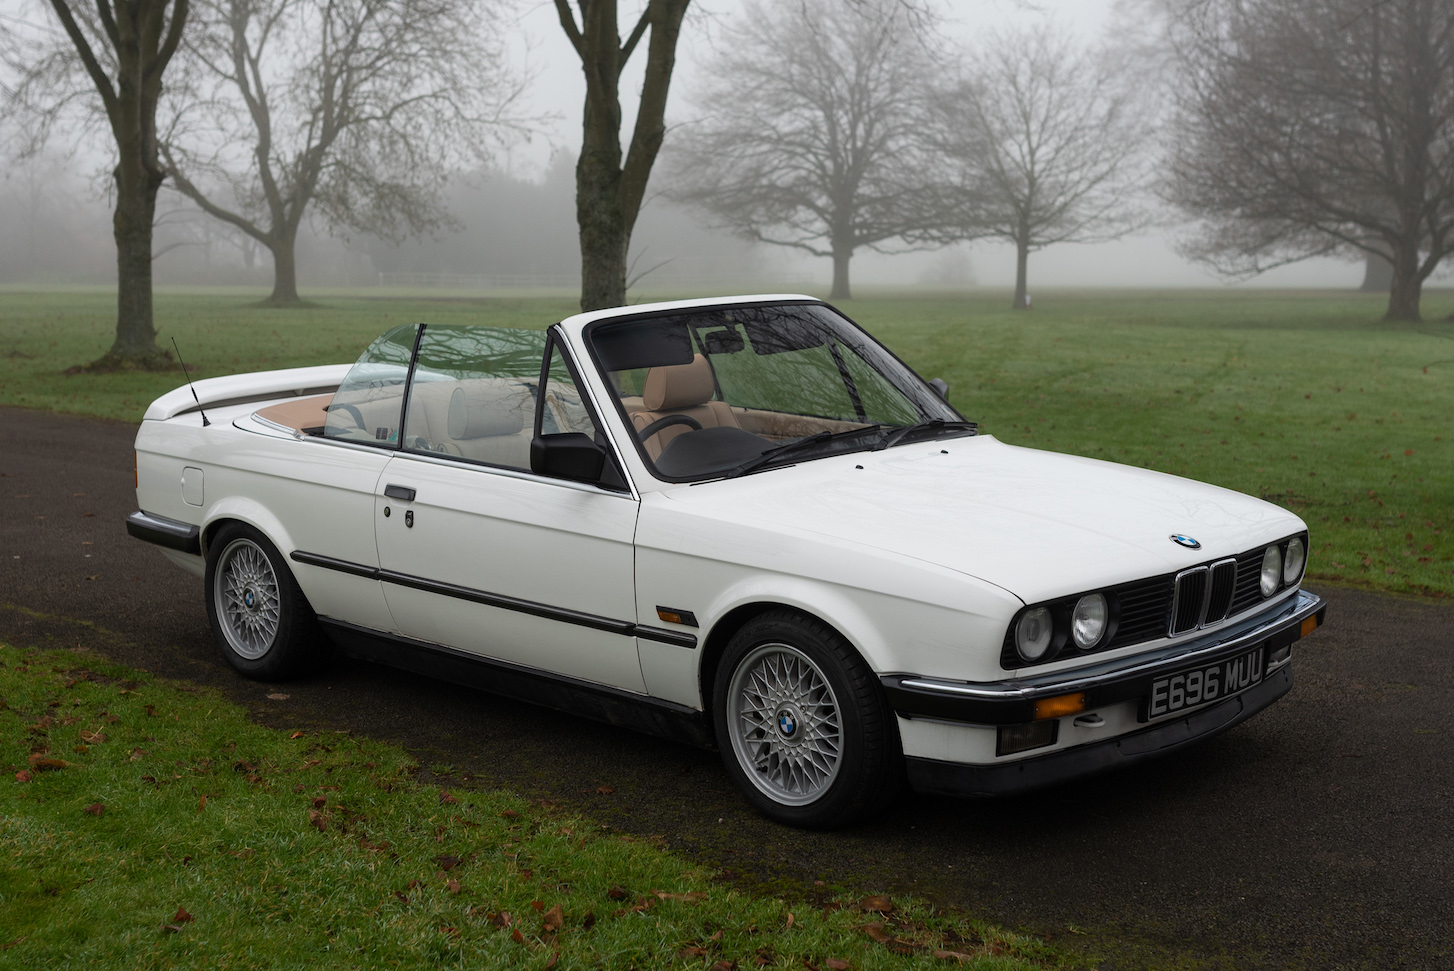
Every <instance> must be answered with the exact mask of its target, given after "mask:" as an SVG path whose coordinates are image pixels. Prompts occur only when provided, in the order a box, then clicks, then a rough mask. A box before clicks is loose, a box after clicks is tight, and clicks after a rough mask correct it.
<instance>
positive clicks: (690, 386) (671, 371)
mask: <svg viewBox="0 0 1454 971" xmlns="http://www.w3.org/2000/svg"><path fill="white" fill-rule="evenodd" d="M712 391H713V385H712V367H711V365H709V364H708V363H707V359H706V358H705V357H703V356H702V355H700V354H697V355H695V356H694V357H693V358H692V363H690V364H670V365H667V366H665V367H654V368H652V369H651V370H650V371H647V372H646V387H645V388H643V389H642V392H641V403H642V404H643V405H645V406H646V408H647V410H648V411H674V410H676V409H678V408H694V407H696V406H697V405H704V404H706V403H707V402H709V401H711V400H712Z"/></svg>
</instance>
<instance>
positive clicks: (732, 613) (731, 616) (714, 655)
mask: <svg viewBox="0 0 1454 971" xmlns="http://www.w3.org/2000/svg"><path fill="white" fill-rule="evenodd" d="M775 610H786V611H791V612H792V613H795V614H798V615H800V616H803V617H806V618H809V619H810V620H816V621H818V622H819V623H821V624H824V625H826V626H827V627H829V628H830V629H832V630H833V632H834V633H836V634H837V635H838V636H839V637H841V638H843V640H844V642H845V643H846V644H847V645H848V646H849V647H850V648H852V649H853V650H854V652H855V653H857V654H858V656H859V657H860V658H861V659H862V660H863V662H864V663H865V664H867V665H868V666H869V668H870V669H875V666H874V663H873V660H872V659H871V658H870V656H869V655H868V653H867V652H865V651H864V649H863V646H862V644H861V643H860V641H859V639H858V638H856V637H855V636H853V634H852V633H851V632H850V631H848V630H845V629H844V624H843V623H841V622H840V621H839V620H837V619H835V618H834V617H833V616H832V614H831V612H829V611H825V610H823V609H821V608H819V607H814V606H809V605H806V604H803V603H797V602H793V601H791V600H788V599H769V598H764V599H757V600H749V601H746V602H743V603H739V604H737V605H735V606H733V607H732V608H731V609H729V610H727V611H726V612H725V613H723V614H722V615H721V616H720V617H719V618H717V620H716V621H715V622H714V623H713V624H712V626H711V628H710V629H709V630H708V632H707V636H706V637H705V638H704V639H703V642H702V649H701V650H702V656H701V662H700V664H699V665H698V668H697V677H698V683H697V690H698V692H699V693H700V696H701V699H702V712H703V714H704V715H705V716H706V717H707V718H708V719H709V721H710V719H712V718H713V716H714V712H713V700H712V693H713V692H712V689H713V686H714V685H715V683H716V678H717V673H718V667H719V666H720V663H721V660H722V655H723V654H724V653H725V652H726V650H727V645H728V644H729V643H730V642H731V640H732V638H733V637H734V636H735V635H736V634H737V632H738V631H740V630H741V629H742V628H743V627H745V626H746V625H747V624H748V623H750V622H751V621H752V620H753V619H755V618H757V617H760V616H762V615H763V614H767V613H772V612H773V611H775Z"/></svg>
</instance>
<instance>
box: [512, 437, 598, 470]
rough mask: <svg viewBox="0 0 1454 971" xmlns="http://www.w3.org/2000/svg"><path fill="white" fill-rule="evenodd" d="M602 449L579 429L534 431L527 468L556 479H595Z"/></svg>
mask: <svg viewBox="0 0 1454 971" xmlns="http://www.w3.org/2000/svg"><path fill="white" fill-rule="evenodd" d="M605 464H606V450H605V449H603V448H602V447H601V446H599V445H597V444H596V443H595V442H594V441H592V440H591V437H590V436H589V435H582V434H581V433H580V432H564V433H562V434H558V435H537V436H536V437H535V438H533V439H531V440H530V471H532V472H534V473H536V474H537V475H549V476H554V477H555V478H557V479H575V480H576V481H578V482H599V481H600V480H601V470H602V468H604V467H605Z"/></svg>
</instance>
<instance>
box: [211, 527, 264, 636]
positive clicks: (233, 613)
mask: <svg viewBox="0 0 1454 971" xmlns="http://www.w3.org/2000/svg"><path fill="white" fill-rule="evenodd" d="M214 583H215V591H214V594H213V595H214V596H215V597H216V599H217V605H218V614H219V616H218V620H219V621H221V623H220V625H219V626H220V627H221V628H222V636H223V637H225V638H226V639H227V643H228V645H229V646H230V647H231V648H232V649H233V650H234V651H236V652H237V653H238V654H239V655H240V656H241V657H244V658H246V659H247V660H249V661H256V660H257V659H258V658H260V657H262V656H263V655H264V654H266V653H267V652H268V650H269V649H270V648H271V647H272V646H273V642H274V640H276V639H277V636H278V621H279V616H278V608H279V597H278V576H277V574H276V573H274V572H273V566H272V564H271V563H269V562H268V557H267V554H266V553H264V552H263V550H262V547H261V546H258V545H257V543H255V542H253V541H252V540H251V539H248V538H247V537H245V536H242V537H239V538H237V539H235V540H233V541H232V542H231V543H228V544H227V547H226V548H225V549H223V551H222V553H221V555H220V556H219V557H218V558H217V572H216V574H215V577H214Z"/></svg>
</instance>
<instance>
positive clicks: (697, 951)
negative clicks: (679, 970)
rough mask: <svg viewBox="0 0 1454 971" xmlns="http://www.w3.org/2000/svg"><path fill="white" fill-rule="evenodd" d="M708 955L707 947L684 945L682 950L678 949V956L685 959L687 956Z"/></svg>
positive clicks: (700, 956)
mask: <svg viewBox="0 0 1454 971" xmlns="http://www.w3.org/2000/svg"><path fill="white" fill-rule="evenodd" d="M706 956H707V949H706V948H705V947H684V948H682V949H681V950H679V951H677V957H679V958H683V959H685V958H704V957H706Z"/></svg>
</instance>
